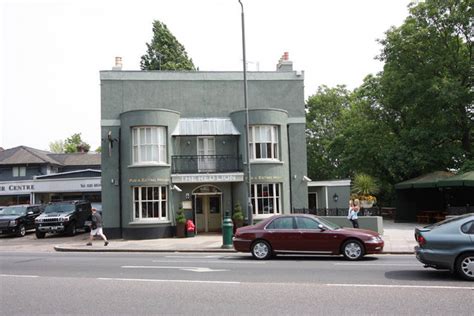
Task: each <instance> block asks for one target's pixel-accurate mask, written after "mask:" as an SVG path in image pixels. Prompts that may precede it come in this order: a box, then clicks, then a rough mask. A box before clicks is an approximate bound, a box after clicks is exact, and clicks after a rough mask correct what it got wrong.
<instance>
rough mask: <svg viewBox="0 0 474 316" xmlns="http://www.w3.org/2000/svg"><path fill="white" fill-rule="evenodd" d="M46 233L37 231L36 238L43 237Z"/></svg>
mask: <svg viewBox="0 0 474 316" xmlns="http://www.w3.org/2000/svg"><path fill="white" fill-rule="evenodd" d="M45 235H46V233H43V232H40V231H36V238H38V239H43V238H44V236H45Z"/></svg>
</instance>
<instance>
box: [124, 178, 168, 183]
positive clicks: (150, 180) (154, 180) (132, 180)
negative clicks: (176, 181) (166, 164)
mask: <svg viewBox="0 0 474 316" xmlns="http://www.w3.org/2000/svg"><path fill="white" fill-rule="evenodd" d="M168 182H169V181H168V180H167V179H161V178H130V179H128V183H168Z"/></svg>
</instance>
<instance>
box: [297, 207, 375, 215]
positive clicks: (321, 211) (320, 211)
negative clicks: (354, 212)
mask: <svg viewBox="0 0 474 316" xmlns="http://www.w3.org/2000/svg"><path fill="white" fill-rule="evenodd" d="M292 213H293V214H313V215H317V216H347V209H346V208H293V210H292ZM364 215H365V216H368V215H377V216H381V215H380V211H379V209H378V208H375V207H373V208H370V209H362V211H361V212H360V213H359V216H364Z"/></svg>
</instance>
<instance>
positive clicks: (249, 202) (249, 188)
mask: <svg viewBox="0 0 474 316" xmlns="http://www.w3.org/2000/svg"><path fill="white" fill-rule="evenodd" d="M239 3H240V7H241V8H242V55H243V70H244V106H245V126H246V132H245V147H246V149H245V152H246V153H247V221H248V224H249V225H252V224H253V210H252V200H251V197H252V180H251V171H250V151H249V133H250V127H249V108H248V102H247V60H246V57H245V19H244V5H243V4H242V1H241V0H239Z"/></svg>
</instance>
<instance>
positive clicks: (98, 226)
mask: <svg viewBox="0 0 474 316" xmlns="http://www.w3.org/2000/svg"><path fill="white" fill-rule="evenodd" d="M96 235H99V236H100V237H102V239H103V240H104V246H107V245H108V244H109V242H108V240H107V237H105V235H104V232H103V231H102V216H100V214H99V213H97V209H95V208H92V225H91V234H90V236H89V242H88V243H87V246H92V240H94V236H96Z"/></svg>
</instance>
